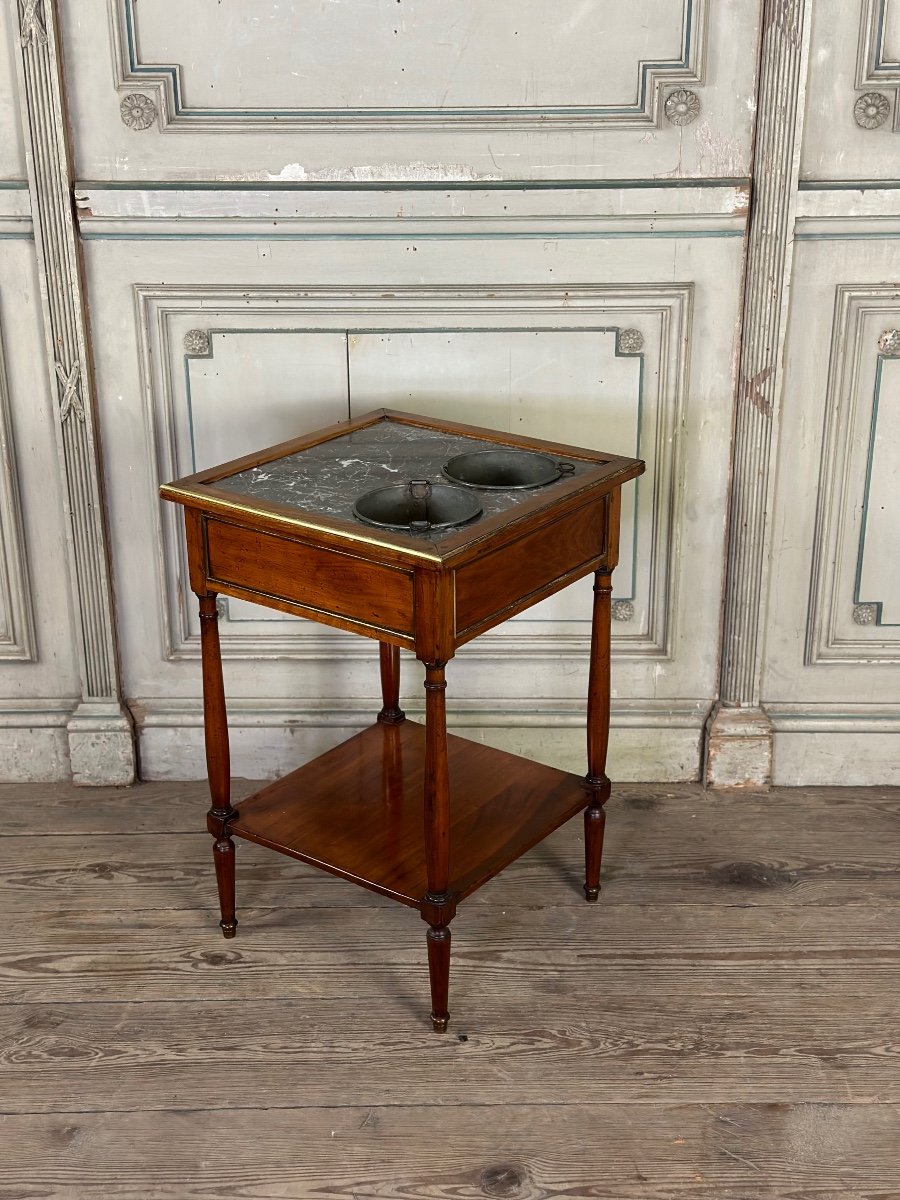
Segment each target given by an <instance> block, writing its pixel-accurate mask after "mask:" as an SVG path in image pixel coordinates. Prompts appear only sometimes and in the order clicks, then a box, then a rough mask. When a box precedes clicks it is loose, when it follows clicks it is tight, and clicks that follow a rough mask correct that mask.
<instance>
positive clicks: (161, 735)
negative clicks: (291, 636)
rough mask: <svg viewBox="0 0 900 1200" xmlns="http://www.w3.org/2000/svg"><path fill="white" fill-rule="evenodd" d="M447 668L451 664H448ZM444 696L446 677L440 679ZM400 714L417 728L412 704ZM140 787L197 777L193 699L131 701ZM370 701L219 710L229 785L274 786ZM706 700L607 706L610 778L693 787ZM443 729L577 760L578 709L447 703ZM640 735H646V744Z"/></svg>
mask: <svg viewBox="0 0 900 1200" xmlns="http://www.w3.org/2000/svg"><path fill="white" fill-rule="evenodd" d="M451 666H452V664H451ZM450 679H451V683H450V687H451V689H452V686H453V684H452V672H451V673H450ZM402 699H403V706H404V709H405V710H406V711H407V712H408V713H409V714H410V715H411V716H412V717H415V718H420V717H421V715H422V711H423V710H422V708H421V705H420V703H419V701H418V697H416V698H415V699H413V700H412V701H409V700H408V699H407V697H406V692H405V691H404V692H403V693H402ZM132 706H133V709H134V714H135V721H136V723H137V726H138V728H139V730H140V735H141V763H142V770H144V771H145V775H144V777H145V778H146V779H201V778H204V777H205V772H206V768H205V761H204V755H203V714H202V705H201V702H200V700H199V699H181V700H173V699H160V698H156V697H154V698H148V699H146V700H144V699H136V700H134V701H133V702H132ZM379 706H380V701H377V700H376V699H375V698H374V697H373V698H372V699H371V700H370V701H369V702H368V703H367V702H366V700H365V699H362V700H360V699H359V698H357V697H354V699H353V700H352V701H351V702H349V703H348V702H347V701H346V700H345V699H342V698H322V699H319V700H306V701H282V700H278V701H276V702H275V703H274V704H273V703H272V702H269V701H264V700H246V699H244V700H241V699H235V700H231V701H229V704H228V723H229V729H230V731H231V749H232V765H233V770H234V773H235V775H237V776H241V775H243V776H244V777H245V778H255V779H258V778H263V777H265V778H275V777H277V776H278V775H280V774H282V773H284V772H286V771H289V770H292V769H293V768H294V767H296V766H297V765H298V764H299V763H300V762H305V761H308V760H309V759H310V758H313V757H315V756H316V755H317V754H321V753H322V752H323V751H324V750H326V749H329V748H330V747H331V746H334V745H336V744H337V743H338V742H339V741H341V740H343V739H344V738H345V737H349V736H350V735H351V734H353V733H356V732H358V731H359V730H361V729H363V728H365V727H366V726H368V725H370V724H371V723H372V715H373V713H374V712H377V710H378V708H379ZM708 706H709V704H708V701H707V700H653V699H649V700H642V701H630V702H629V701H614V702H613V709H612V715H611V725H612V728H613V729H614V730H615V731H616V732H615V736H614V737H613V740H612V745H611V751H612V756H613V758H612V763H611V767H612V773H613V775H614V777H615V778H616V779H618V780H621V781H623V782H624V781H626V780H631V779H654V780H670V781H687V780H693V779H696V778H697V764H698V761H699V745H700V738H701V735H702V729H703V722H704V720H705V718H706V712H707V709H708ZM448 709H449V711H448V714H447V724H448V726H449V727H450V728H451V729H452V730H454V731H456V732H457V733H459V734H461V735H463V736H466V737H470V738H473V739H474V740H477V741H484V742H486V743H487V744H489V745H493V746H496V747H497V748H498V749H505V750H508V751H509V752H511V753H515V754H527V755H528V756H529V757H531V758H537V759H539V760H540V761H543V762H548V763H550V764H551V765H555V766H558V767H560V768H561V769H563V770H578V769H579V767H578V764H581V763H583V762H584V754H585V714H584V703H583V701H577V700H576V701H572V700H568V701H565V700H563V701H553V700H549V699H541V700H540V702H539V704H538V705H537V707H536V706H535V702H534V701H533V700H532V701H528V700H524V699H523V700H510V699H506V698H502V699H494V700H492V699H489V698H488V699H479V700H467V699H466V698H465V697H462V696H458V695H455V694H453V693H452V691H451V692H449V693H448ZM648 729H650V730H652V735H651V736H650V737H648V736H647V731H648Z"/></svg>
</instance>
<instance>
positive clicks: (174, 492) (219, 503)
mask: <svg viewBox="0 0 900 1200" xmlns="http://www.w3.org/2000/svg"><path fill="white" fill-rule="evenodd" d="M160 495H161V496H162V498H163V499H164V500H176V501H178V502H179V503H181V502H182V497H184V499H186V500H191V501H194V502H195V503H193V504H190V505H189V506H188V507H190V508H195V507H197V505H196V501H201V502H202V504H203V506H204V507H203V508H202V509H201V511H202V512H206V511H207V506H208V508H211V509H213V510H214V511H216V512H226V513H227V512H238V513H245V514H246V515H248V516H251V517H265V518H266V520H270V521H278V522H279V523H280V524H282V525H286V526H287V527H288V528H290V529H309V530H312V531H313V532H314V533H325V534H328V535H329V536H330V537H336V538H343V539H344V540H345V541H348V542H350V543H351V544H353V543H354V542H361V543H362V544H363V545H365V546H377V547H379V548H381V549H384V548H385V547H387V548H388V549H391V550H397V551H398V552H399V553H400V554H409V555H411V556H412V557H413V558H420V559H422V560H423V561H425V562H431V563H440V562H441V561H442V559H441V557H440V556H439V555H436V554H427V553H425V552H424V551H422V550H413V549H411V548H410V547H408V546H397V545H394V544H393V543H392V542H381V541H379V540H378V539H377V538H374V537H366V536H365V534H356V533H346V532H345V531H344V530H342V529H332V528H331V527H330V526H328V525H317V524H316V523H315V521H304V520H301V519H300V518H299V517H286V516H283V515H282V514H281V513H272V512H266V511H264V510H262V509H259V508H250V507H249V506H247V505H244V504H234V503H232V502H231V501H229V500H220V499H219V498H218V497H217V496H198V495H197V493H196V492H188V491H182V489H181V488H176V487H172V485H171V484H163V486H162V487H161V488H160ZM263 532H265V531H263Z"/></svg>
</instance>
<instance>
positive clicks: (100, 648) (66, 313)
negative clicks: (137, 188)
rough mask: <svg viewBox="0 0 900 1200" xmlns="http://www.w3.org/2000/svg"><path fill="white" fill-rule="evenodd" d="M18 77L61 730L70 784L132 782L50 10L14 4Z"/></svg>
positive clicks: (41, 2)
mask: <svg viewBox="0 0 900 1200" xmlns="http://www.w3.org/2000/svg"><path fill="white" fill-rule="evenodd" d="M16 13H17V16H18V20H19V38H18V47H17V55H16V61H17V71H18V73H19V90H20V95H21V101H22V103H21V106H20V107H21V115H22V124H23V132H24V139H25V149H26V159H27V163H28V172H29V183H30V196H31V206H32V219H33V222H34V232H35V244H36V250H37V263H38V272H39V275H40V280H41V295H42V304H43V315H44V335H45V346H46V352H47V365H48V371H49V376H50V386H51V394H52V395H53V396H54V397H55V398H56V403H55V404H54V405H53V409H54V429H55V434H56V441H57V449H58V453H59V462H60V473H61V479H62V488H63V495H64V501H65V525H66V534H67V537H66V544H67V556H68V566H69V579H70V590H71V597H72V604H73V608H74V618H75V619H74V622H73V640H74V642H75V645H76V647H77V656H78V664H79V670H80V675H81V684H82V701H81V704H80V706H79V707H78V709H76V711H75V712H74V713H73V715H72V718H71V720H70V722H69V728H68V737H69V753H70V758H71V763H72V770H73V778H74V779H75V781H76V782H77V783H130V782H131V781H132V780H133V778H134V745H133V739H132V734H131V727H130V720H129V718H128V714H127V713H126V712H125V710H124V709H123V708H122V706H121V703H120V698H119V697H120V692H119V679H118V662H117V653H116V634H115V620H114V609H113V596H112V586H111V580H110V569H109V559H108V546H107V536H106V527H105V518H104V502H103V486H102V476H101V468H100V450H99V441H98V434H97V430H96V428H95V418H94V395H93V376H92V368H91V359H90V351H89V334H88V320H87V310H86V307H85V298H84V292H83V284H82V274H81V247H80V244H79V239H78V235H77V231H76V229H75V220H74V216H73V213H72V206H71V179H72V170H71V158H70V150H69V146H68V141H67V133H66V129H67V120H68V117H67V106H66V101H65V89H64V79H63V70H62V61H61V56H60V48H59V28H58V13H57V6H56V0H17V4H16Z"/></svg>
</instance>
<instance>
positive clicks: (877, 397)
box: [853, 354, 900, 629]
mask: <svg viewBox="0 0 900 1200" xmlns="http://www.w3.org/2000/svg"><path fill="white" fill-rule="evenodd" d="M886 357H887V356H886V355H884V354H879V355H878V361H877V363H876V366H875V393H874V396H873V398H872V420H871V422H870V425H869V446H868V451H867V454H866V484H865V490H864V492H863V503H862V520H861V523H860V530H859V550H858V551H857V555H856V578H855V583H854V587H853V603H854V604H871V605H873V607H874V608H875V624H876V625H877V626H881V628H883V629H898V628H900V622H897V621H882V619H881V616H882V611H883V607H884V606H883V602H882V601H881V600H862V599H861V598H860V595H859V589H860V587H861V584H862V569H863V557H864V555H865V552H866V524H867V522H868V520H869V493H870V491H871V486H872V467H873V460H874V457H875V437H876V433H877V430H878V406H879V404H880V403H881V376H882V366H883V364H884V361H885V358H886ZM891 361H892V362H895V361H896V359H893V358H892V359H891Z"/></svg>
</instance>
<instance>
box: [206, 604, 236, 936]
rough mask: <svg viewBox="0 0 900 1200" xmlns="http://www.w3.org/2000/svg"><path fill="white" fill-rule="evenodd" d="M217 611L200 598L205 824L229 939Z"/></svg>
mask: <svg viewBox="0 0 900 1200" xmlns="http://www.w3.org/2000/svg"><path fill="white" fill-rule="evenodd" d="M218 620H219V613H218V610H217V608H216V597H215V596H214V595H210V596H201V597H200V650H201V654H202V657H203V731H204V736H205V739H206V769H207V774H208V776H209V794H210V798H211V800H212V807H211V808H210V810H209V812H208V813H207V814H206V827H207V829H208V830H209V832H210V833H211V834H212V836H213V837H214V838H215V842H214V844H213V859H214V861H215V864H216V883H217V884H218V889H219V908H220V909H221V913H222V919H221V921H220V922H219V924H220V925H221V927H222V933H223V934H224V936H225V937H227V938H232V937H234V935H235V932H236V930H237V919H236V918H235V915H234V842H233V841H232V840H231V835H230V833H229V831H228V826H229V823H230V822H231V821H233V820H234V818H235V817H236V816H237V809H235V808H232V807H231V759H230V755H229V750H228V718H227V714H226V711H225V685H224V683H223V680H222V653H221V649H220V647H219V625H218Z"/></svg>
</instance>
